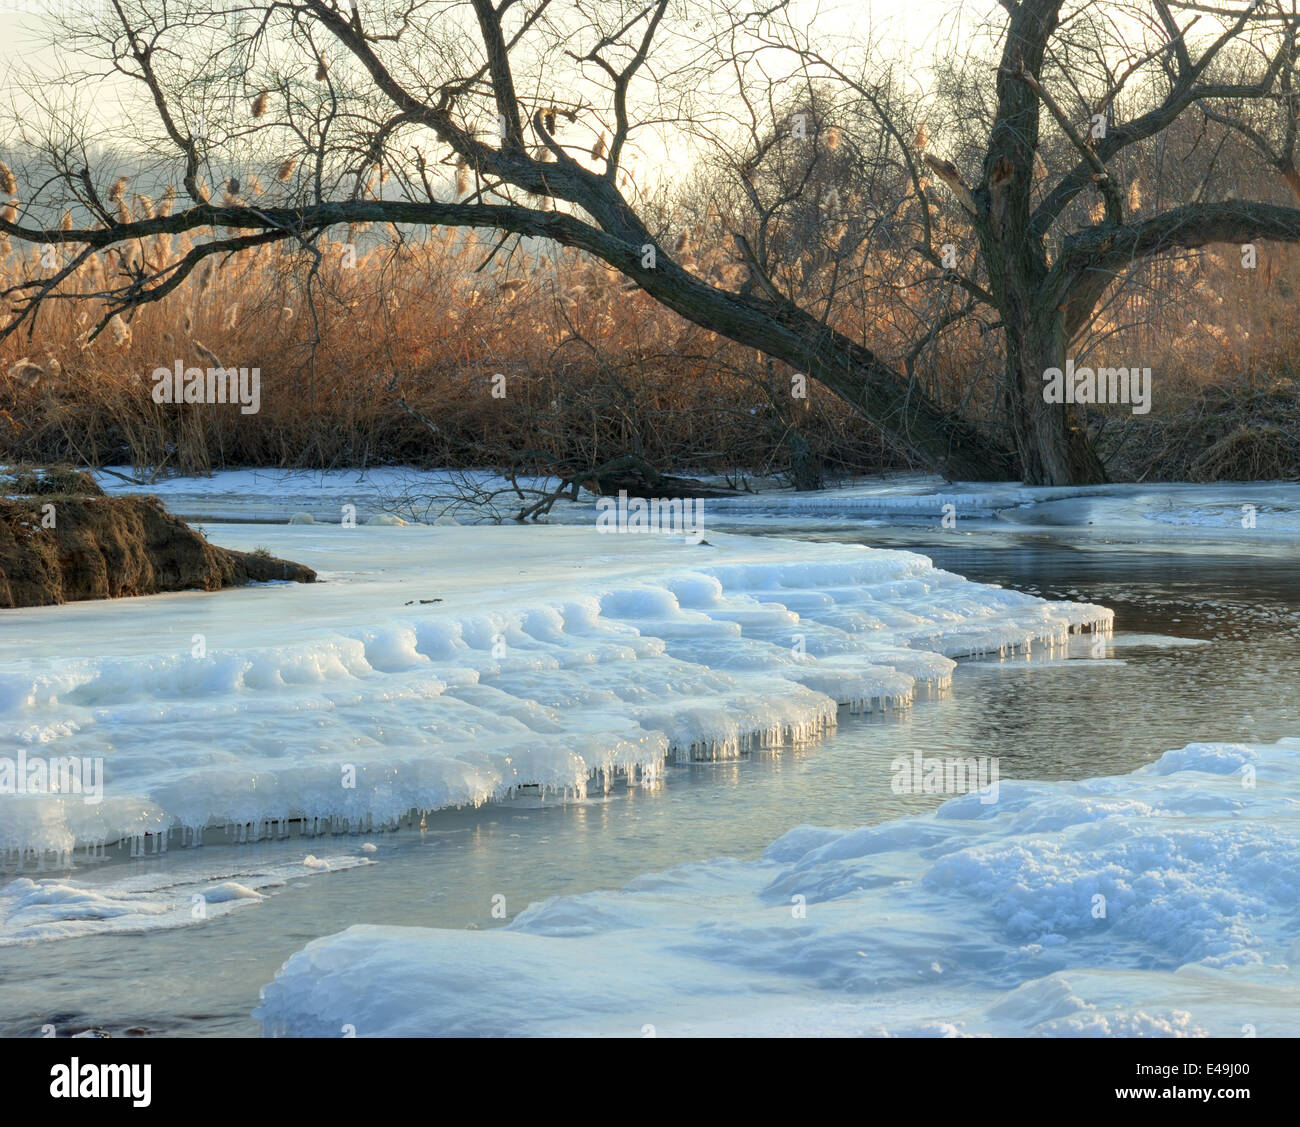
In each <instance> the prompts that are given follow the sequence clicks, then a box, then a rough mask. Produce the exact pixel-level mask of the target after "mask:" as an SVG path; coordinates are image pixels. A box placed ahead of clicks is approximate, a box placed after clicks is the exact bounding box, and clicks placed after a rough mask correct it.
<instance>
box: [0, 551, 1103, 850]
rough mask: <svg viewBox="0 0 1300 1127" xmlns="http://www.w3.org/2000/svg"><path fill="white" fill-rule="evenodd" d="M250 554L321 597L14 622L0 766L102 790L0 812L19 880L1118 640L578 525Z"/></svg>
mask: <svg viewBox="0 0 1300 1127" xmlns="http://www.w3.org/2000/svg"><path fill="white" fill-rule="evenodd" d="M214 536H215V534H214ZM241 536H243V537H245V538H246V539H244V540H241V541H240V543H241V546H243V545H245V544H246V545H247V546H249V547H253V546H256V545H259V544H261V545H266V546H268V547H269V548H270V549H271V550H272V551H273V552H276V553H278V554H284V555H286V556H290V557H292V558H296V559H302V560H307V561H309V562H310V563H311V564H312V565H313V566H315V567H317V568H318V569H320V571H321V578H322V582H319V583H317V584H315V585H313V586H311V587H299V588H296V589H295V588H293V587H279V588H266V587H263V588H260V589H251V588H250V589H241V590H238V591H231V592H225V593H221V594H219V595H216V596H211V595H203V594H192V595H190V594H182V595H173V596H161V597H155V598H150V599H142V600H121V601H118V602H116V603H113V604H75V605H71V606H65V607H46V608H32V609H30V610H23V611H11V612H7V615H6V620H5V621H6V626H7V627H8V630H7V632H6V634H5V635H4V637H3V640H0V759H4V758H5V757H9V758H11V759H12V758H13V757H15V756H17V755H18V753H19V752H21V753H22V754H23V755H24V756H25V757H27V758H28V759H29V760H31V759H35V758H42V757H43V758H44V759H45V760H46V761H48V762H50V763H51V764H53V763H55V762H57V761H60V760H63V761H65V762H67V761H71V760H76V761H80V762H83V763H84V762H86V761H94V760H102V767H103V774H102V778H103V780H104V789H103V795H102V800H101V801H98V802H93V803H92V802H88V801H85V796H79V795H76V794H69V793H63V794H58V795H55V794H41V793H24V792H23V791H22V787H21V786H19V787H18V788H16V789H17V793H0V850H2V851H3V854H4V858H3V859H4V863H5V864H6V865H7V866H8V868H9V869H10V870H11V871H12V870H13V869H15V868H17V867H19V866H21V865H22V864H24V863H25V864H26V865H27V866H28V867H29V868H30V867H31V866H33V865H36V866H38V867H39V865H40V864H41V863H43V862H44V861H45V860H46V859H48V858H51V857H54V858H57V859H58V860H59V861H60V862H62V863H66V861H67V860H68V858H69V856H70V854H71V853H72V851H73V850H74V848H75V847H85V848H88V849H100V848H102V847H103V845H104V844H105V843H112V842H126V843H129V844H130V846H131V848H132V850H133V851H135V852H141V853H142V852H153V851H158V850H160V849H165V848H167V846H168V845H169V844H170V845H172V846H173V847H174V846H176V845H181V844H187V845H188V844H196V843H198V842H201V841H202V839H203V835H204V833H205V832H211V831H212V830H213V829H214V828H216V829H217V830H219V831H220V830H224V831H226V832H227V833H228V834H230V835H231V836H232V837H233V838H234V839H235V840H237V841H249V840H256V839H258V838H261V837H263V836H267V835H273V836H283V835H285V834H287V833H289V832H290V831H291V829H295V828H297V827H302V828H304V829H306V831H307V832H310V833H320V832H327V831H340V830H349V831H351V832H354V833H360V832H370V831H372V830H378V829H382V828H384V827H388V826H393V825H396V824H398V823H399V821H400V820H402V819H404V818H406V817H408V816H409V815H411V814H412V812H423V811H430V810H435V809H438V808H441V807H447V806H455V805H465V804H478V803H482V802H486V801H489V800H491V799H494V798H499V797H502V796H505V795H508V794H510V793H511V792H512V790H513V789H514V788H517V787H519V786H521V785H525V784H529V785H536V786H539V787H541V788H542V789H544V790H546V791H552V792H560V793H568V794H575V795H581V794H583V793H584V792H585V790H586V788H587V787H588V786H589V785H592V784H593V782H594V784H595V785H596V786H607V785H609V784H610V783H611V781H612V780H614V779H615V778H618V777H620V776H621V777H626V778H628V779H630V780H635V781H644V780H650V779H653V778H654V777H655V775H656V773H657V772H658V771H659V770H660V769H661V768H662V766H663V764H664V763H665V762H666V761H669V760H673V759H676V760H682V759H718V758H734V757H736V756H738V755H741V754H744V753H745V752H746V751H747V750H749V749H752V748H756V747H762V746H771V745H775V744H778V743H785V742H799V741H806V740H810V739H813V738H816V737H817V736H819V735H821V734H822V733H823V732H825V731H826V729H827V728H828V727H830V726H831V725H833V724H834V723H835V718H836V711H837V707H838V706H846V707H849V708H853V709H875V708H891V707H900V706H906V705H907V704H908V703H909V702H911V700H912V699H913V695H914V693H915V692H916V691H917V689H918V687H922V686H930V687H936V688H942V687H943V686H945V685H946V684H947V683H948V681H949V678H950V676H951V672H952V669H953V662H952V660H951V659H952V658H953V657H956V656H961V655H997V654H1001V653H1010V652H1013V651H1016V650H1023V649H1024V648H1025V647H1029V646H1036V647H1039V648H1040V649H1041V648H1044V647H1045V648H1047V649H1049V650H1050V649H1051V648H1052V647H1057V646H1060V645H1061V644H1062V643H1064V642H1065V640H1066V638H1067V636H1068V634H1069V632H1070V631H1072V630H1078V629H1081V628H1091V629H1094V630H1104V631H1109V629H1110V623H1111V612H1110V611H1108V610H1106V609H1104V608H1102V607H1097V606H1090V605H1087V604H1080V603H1052V602H1045V601H1043V600H1040V599H1037V598H1034V597H1031V596H1029V595H1025V594H1021V593H1018V592H1014V591H1009V590H1005V589H1002V588H998V587H992V586H987V585H981V584H977V583H971V582H968V581H967V580H965V579H962V578H961V577H960V576H957V575H954V574H951V573H949V572H944V571H940V570H937V569H935V568H934V567H933V566H932V565H931V563H930V561H929V560H927V559H926V558H925V557H923V556H920V555H916V554H913V553H909V552H902V551H888V550H873V549H868V548H864V547H861V546H858V545H835V544H814V543H805V542H795V541H788V540H776V539H760V538H750V537H733V536H726V535H721V534H712V533H711V534H710V543H709V544H707V545H702V544H696V543H691V542H689V541H687V540H684V539H681V538H673V537H667V536H644V535H643V536H619V535H608V536H602V535H598V534H597V533H596V532H595V531H594V530H593V529H591V528H590V527H588V528H533V529H523V528H489V527H478V528H456V527H428V526H425V527H408V528H401V527H384V526H382V525H381V526H366V527H356V528H343V527H339V526H337V525H336V526H328V527H327V526H315V525H309V526H306V527H305V528H290V527H288V526H281V527H279V528H264V527H257V528H247V527H246V528H243V529H242V530H241V529H238V528H235V527H234V526H225V527H224V528H223V529H222V530H221V534H220V537H219V538H220V539H223V540H226V541H230V540H231V539H232V537H233V538H234V539H236V540H239V539H240V537H241ZM358 560H361V561H363V564H362V566H360V567H359V566H358V563H357V561H358ZM20 782H21V780H20ZM10 789H15V788H10Z"/></svg>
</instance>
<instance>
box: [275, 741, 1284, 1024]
mask: <svg viewBox="0 0 1300 1127" xmlns="http://www.w3.org/2000/svg"><path fill="white" fill-rule="evenodd" d="M1298 908H1300V740H1294V739H1293V740H1283V741H1281V742H1280V743H1278V744H1275V745H1265V746H1247V745H1240V744H1191V745H1188V746H1187V747H1184V748H1181V749H1179V750H1177V751H1171V752H1168V753H1167V754H1165V755H1164V756H1163V757H1162V758H1161V759H1160V760H1158V761H1157V762H1155V763H1153V764H1151V765H1149V766H1147V767H1144V768H1142V769H1140V770H1138V771H1136V772H1134V773H1133V774H1130V775H1125V776H1119V777H1112V778H1099V779H1091V780H1085V781H1082V782H1070V783H1063V782H1058V783H1032V782H1020V781H1007V780H1004V781H1003V783H1002V789H1001V795H1000V800H999V802H998V803H997V804H996V805H995V806H992V807H990V806H987V805H983V804H981V803H980V801H979V798H978V796H976V795H973V794H971V795H965V796H963V797H960V798H954V799H952V800H950V801H949V802H947V803H945V804H944V805H943V806H941V807H939V808H938V809H937V810H936V811H934V812H933V813H930V814H925V815H920V816H912V817H905V818H900V819H897V820H895V821H892V822H887V823H884V824H882V825H875V826H867V827H863V828H860V829H851V830H839V829H818V828H813V827H810V826H801V827H799V828H797V829H794V830H791V831H790V832H789V833H787V834H785V835H784V836H783V837H781V838H780V839H779V840H778V841H776V842H775V843H774V844H772V845H771V846H770V847H769V848H768V849H767V851H766V853H765V854H764V856H763V858H762V859H761V860H757V861H751V862H742V861H736V860H725V859H724V860H715V861H709V862H704V863H695V864H689V865H684V866H681V867H679V868H676V869H673V870H671V871H669V872H664V873H659V874H655V875H652V876H645V877H642V878H639V879H637V880H635V881H633V882H632V883H631V884H630V885H628V886H627V887H626V888H624V889H623V890H621V891H616V892H605V891H602V892H592V893H588V894H585V895H581V896H565V897H557V898H553V899H550V900H546V901H543V902H541V903H537V904H533V905H531V906H530V907H528V908H527V909H526V910H525V911H523V912H522V913H520V914H519V915H518V916H517V917H516V918H515V919H513V920H512V921H511V922H510V923H509V924H508V925H507V926H505V927H503V928H499V929H495V930H488V931H453V930H435V929H424V928H401V927H370V926H359V927H352V928H349V929H348V930H346V931H344V932H341V933H339V934H336V935H332V936H328V937H325V938H322V939H318V940H316V941H314V942H312V943H310V944H309V945H308V946H307V947H306V948H304V949H303V950H302V951H300V952H298V953H297V954H295V955H294V956H292V957H291V958H290V959H289V960H288V961H287V963H286V964H285V965H284V966H283V968H282V969H281V971H280V972H279V973H278V974H277V975H276V978H275V980H274V981H273V982H272V983H270V984H268V985H266V986H265V987H263V990H262V1001H261V1005H260V1007H259V1008H258V1010H257V1011H256V1014H255V1016H257V1017H258V1018H259V1020H260V1021H261V1022H262V1025H263V1029H264V1031H265V1032H266V1033H268V1034H289V1035H304V1036H338V1035H339V1033H338V1031H339V1029H340V1028H341V1026H342V1024H343V1023H348V1024H350V1025H351V1026H353V1027H354V1028H355V1030H356V1035H357V1036H404V1035H462V1036H463V1035H571V1034H584V1035H606V1036H629V1037H640V1036H646V1035H649V1034H657V1035H660V1036H676V1035H732V1034H740V1035H758V1034H771V1035H782V1034H805V1035H806V1034H826V1033H843V1034H868V1035H894V1036H897V1035H903V1036H909V1035H912V1036H954V1035H956V1036H961V1035H980V1034H985V1035H987V1034H993V1035H1026V1034H1028V1035H1036V1036H1047V1035H1051V1036H1106V1035H1121V1036H1192V1035H1207V1034H1208V1035H1213V1036H1233V1037H1240V1036H1242V1035H1256V1034H1257V1035H1258V1036H1261V1037H1264V1036H1279V1035H1284V1036H1294V1035H1296V1034H1297V1033H1300V977H1298V976H1297V972H1300V942H1297V941H1296V938H1295V919H1296V913H1297V909H1298Z"/></svg>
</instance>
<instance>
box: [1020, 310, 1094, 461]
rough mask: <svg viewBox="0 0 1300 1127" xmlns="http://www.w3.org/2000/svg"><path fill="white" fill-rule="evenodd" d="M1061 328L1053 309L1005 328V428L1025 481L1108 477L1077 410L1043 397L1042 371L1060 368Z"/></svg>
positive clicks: (1063, 354)
mask: <svg viewBox="0 0 1300 1127" xmlns="http://www.w3.org/2000/svg"><path fill="white" fill-rule="evenodd" d="M1066 352H1067V348H1066V344H1065V333H1064V329H1063V327H1062V325H1061V319H1060V316H1059V315H1056V316H1054V317H1052V318H1051V319H1050V321H1048V322H1047V323H1046V324H1043V323H1042V322H1033V321H1031V322H1030V324H1028V325H1026V326H1024V327H1023V328H1022V329H1021V330H1019V331H1010V332H1008V333H1007V359H1006V385H1007V393H1008V406H1009V408H1010V410H1009V416H1010V419H1011V429H1012V434H1013V436H1014V441H1015V445H1016V453H1017V455H1018V456H1019V459H1020V472H1021V477H1022V478H1023V479H1024V481H1025V483H1026V484H1028V485H1092V484H1100V483H1102V482H1105V481H1107V480H1108V478H1107V476H1106V469H1105V467H1104V466H1103V465H1102V463H1101V459H1100V458H1099V457H1098V456H1097V452H1096V450H1095V449H1094V448H1093V444H1092V441H1091V440H1090V439H1089V437H1088V430H1087V427H1086V425H1085V422H1084V419H1083V413H1082V411H1081V410H1080V409H1079V408H1078V407H1077V406H1075V405H1073V404H1068V403H1061V404H1057V403H1048V402H1047V401H1046V398H1045V397H1044V394H1043V389H1044V386H1045V381H1044V378H1043V374H1044V373H1045V372H1046V371H1047V370H1048V369H1049V368H1059V369H1061V370H1062V371H1064V369H1065V361H1066Z"/></svg>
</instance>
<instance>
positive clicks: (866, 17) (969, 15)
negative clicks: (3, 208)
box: [0, 0, 1000, 141]
mask: <svg viewBox="0 0 1300 1127" xmlns="http://www.w3.org/2000/svg"><path fill="white" fill-rule="evenodd" d="M107 4H108V0H0V98H3V100H4V101H5V102H6V103H9V104H17V105H18V106H20V107H21V106H22V105H24V103H25V99H26V97H27V95H26V94H25V93H24V92H23V91H21V90H20V89H18V85H19V83H18V81H17V80H18V77H19V76H20V75H21V74H23V73H25V72H27V71H29V70H34V71H36V72H37V73H38V74H39V75H41V76H42V77H48V78H50V79H54V78H55V77H56V76H57V75H59V74H60V73H61V71H62V70H63V69H64V67H65V66H66V65H69V64H74V65H75V56H73V55H72V53H71V52H68V51H63V52H60V51H59V50H58V49H57V48H55V47H52V46H50V45H49V44H47V43H45V42H44V40H45V39H46V37H47V36H48V33H49V21H48V13H49V12H50V11H51V10H58V6H59V5H64V6H70V7H72V8H74V9H75V10H77V11H84V10H86V9H87V8H90V9H91V10H101V6H102V10H108V9H107ZM791 10H792V11H793V12H794V13H795V14H796V17H797V18H796V20H795V23H796V25H797V26H802V27H807V28H810V29H813V28H815V29H817V30H818V31H819V32H824V34H825V36H826V42H827V43H828V44H832V43H834V42H837V41H839V42H842V41H843V40H845V39H848V38H853V39H855V40H859V41H866V40H868V39H869V40H871V41H873V42H874V43H876V44H877V45H878V47H880V48H882V49H884V51H885V52H886V53H888V54H893V53H894V52H895V51H897V52H898V53H899V54H908V55H911V56H912V57H914V58H916V59H918V60H920V59H925V58H929V57H931V56H932V55H933V52H934V51H935V50H936V49H937V47H938V45H939V44H940V42H941V41H951V40H952V39H954V38H955V39H956V40H957V41H959V42H960V41H961V40H962V39H963V38H964V37H965V35H966V33H968V32H969V31H970V30H971V29H972V28H973V27H974V26H975V25H977V24H979V23H981V22H984V21H985V20H988V19H997V18H998V14H999V13H1000V9H999V7H998V5H997V3H996V0H792V4H791ZM114 18H115V17H114ZM7 140H9V139H8V138H4V139H0V141H7Z"/></svg>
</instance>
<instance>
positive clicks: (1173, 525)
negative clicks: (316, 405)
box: [99, 467, 1300, 552]
mask: <svg viewBox="0 0 1300 1127" xmlns="http://www.w3.org/2000/svg"><path fill="white" fill-rule="evenodd" d="M118 472H119V473H122V472H126V470H125V468H119V471H118ZM707 480H711V481H716V480H717V479H707ZM99 481H100V484H101V485H102V486H103V487H104V489H105V490H106V491H108V492H110V493H119V492H140V491H142V489H141V487H138V486H132V485H128V484H127V483H125V482H123V481H122V480H121V479H120V478H119V477H115V476H113V475H111V474H101V475H100V476H99ZM522 484H524V485H526V486H538V487H540V486H543V485H545V484H546V483H545V482H543V481H532V480H528V481H523V482H522ZM754 487H755V488H756V489H757V491H756V492H754V493H752V494H747V495H742V496H738V497H734V498H730V497H728V498H723V499H717V500H714V499H706V500H705V501H704V502H703V513H704V523H705V525H706V527H708V528H728V527H736V526H742V525H743V526H747V527H753V526H760V527H761V526H763V525H765V524H767V525H778V524H779V525H781V526H784V527H792V526H804V527H824V526H827V525H834V524H836V523H838V522H852V523H853V524H854V525H855V526H858V527H866V528H870V527H887V526H892V525H901V526H905V527H909V528H933V529H935V530H936V531H950V532H960V533H980V532H994V533H997V534H999V535H1002V536H1005V535H1006V534H1007V533H1008V532H1021V533H1025V534H1033V533H1036V532H1047V531H1050V532H1051V533H1052V534H1053V535H1056V536H1062V537H1063V536H1068V537H1071V538H1074V539H1077V540H1081V541H1085V542H1087V541H1095V542H1109V543H1131V544H1144V543H1150V542H1162V543H1165V544H1167V545H1170V546H1173V545H1177V544H1179V543H1184V542H1186V543H1190V544H1196V543H1201V542H1205V541H1214V542H1217V543H1219V544H1221V545H1230V546H1235V547H1236V548H1239V549H1240V550H1243V551H1250V552H1260V551H1269V552H1275V551H1279V550H1281V551H1289V550H1292V549H1294V547H1295V546H1296V545H1300V484H1288V483H1274V482H1246V483H1240V484H1234V483H1226V484H1216V485H1181V484H1173V485H1098V486H1078V487H1074V486H1071V487H1028V486H1023V485H1020V484H1017V483H1014V482H1011V483H1006V484H1001V485H999V484H989V483H984V482H980V483H956V484H950V483H945V482H943V481H942V480H941V479H939V478H936V477H931V476H927V475H923V474H901V475H893V476H890V477H888V478H875V479H869V480H864V481H861V482H858V483H855V484H852V485H848V486H845V487H843V488H837V489H827V490H824V491H822V492H817V493H795V492H792V491H790V490H788V489H779V488H775V487H773V483H771V482H757V483H754ZM506 488H507V483H506V482H505V481H504V480H503V479H501V478H500V477H497V476H495V475H493V474H489V473H473V472H467V473H448V472H446V471H423V470H413V469H406V468H401V467H395V468H394V467H390V468H379V469H372V470H365V471H356V470H338V471H328V472H315V471H278V470H227V471H222V472H220V473H217V474H214V475H213V476H212V477H209V478H169V479H164V480H162V481H160V482H157V483H155V484H154V485H151V486H149V487H148V490H147V491H150V492H154V493H157V494H158V496H160V497H162V498H163V499H164V501H165V502H166V504H167V505H168V507H169V508H170V509H172V511H173V512H175V513H177V515H179V516H182V517H184V518H186V519H191V520H238V521H249V520H266V521H272V522H277V521H278V522H283V521H287V520H289V519H290V518H291V517H292V516H294V515H295V514H307V515H310V516H311V517H312V518H313V519H315V520H317V521H321V522H333V523H338V522H339V521H340V519H341V517H342V515H343V511H344V510H343V506H344V505H351V506H353V507H354V509H355V517H356V519H357V521H358V522H362V523H364V522H365V521H367V520H375V519H384V518H385V517H391V516H397V517H400V518H402V519H406V520H412V521H427V522H432V521H434V520H437V519H439V518H440V517H441V519H443V520H451V519H456V520H461V521H469V520H471V519H472V518H473V515H474V511H473V509H471V508H469V507H467V506H464V505H456V504H454V502H455V500H456V499H457V498H463V497H466V496H473V495H477V494H486V493H491V492H494V491H502V490H505V489H506ZM510 501H511V498H510V497H509V496H508V495H507V494H505V493H501V494H500V495H499V496H498V498H497V502H496V504H497V508H498V511H499V513H500V514H501V515H503V516H504V517H505V518H506V519H509V517H510V515H511V514H512V512H513V511H517V509H518V508H519V505H518V504H517V503H516V504H515V505H514V507H513V509H512V508H511V504H510ZM449 506H450V508H449ZM550 519H551V521H552V522H555V523H576V524H590V523H593V522H594V520H595V500H594V498H592V497H590V496H589V495H587V494H583V496H582V499H581V500H580V501H579V502H578V503H569V502H561V503H559V504H557V505H556V507H555V508H554V510H553V511H552V513H551V517H550Z"/></svg>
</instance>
